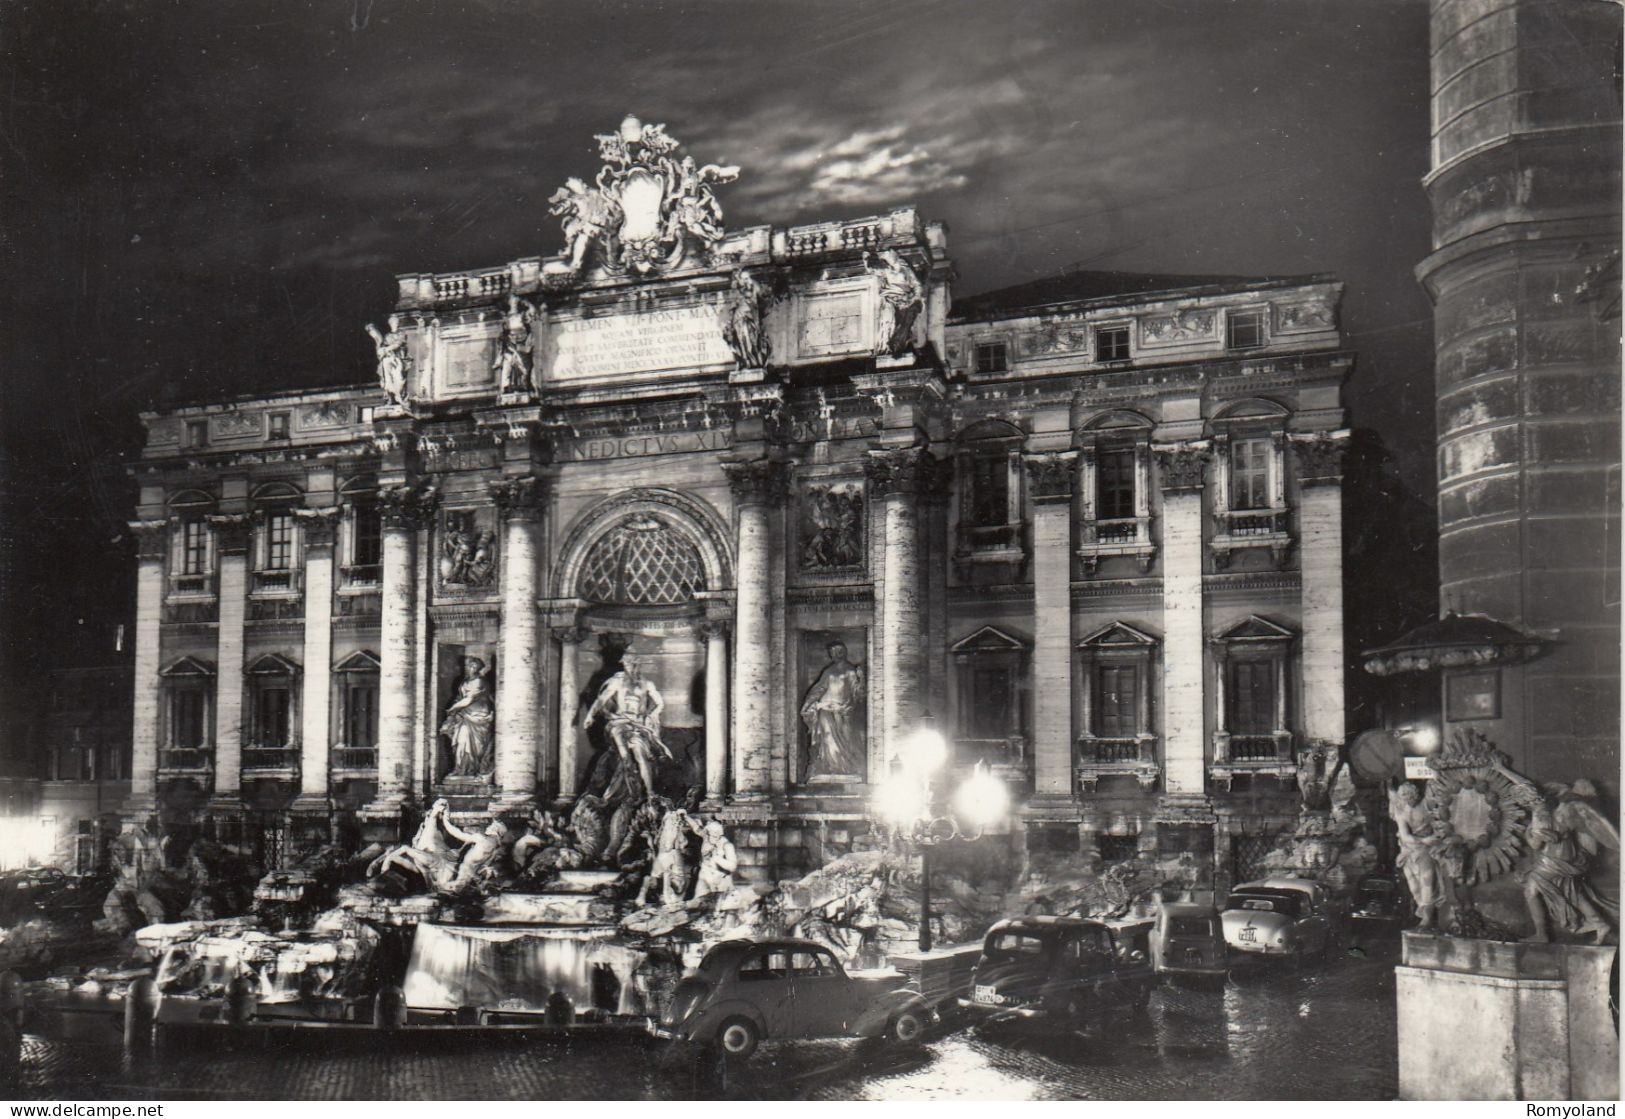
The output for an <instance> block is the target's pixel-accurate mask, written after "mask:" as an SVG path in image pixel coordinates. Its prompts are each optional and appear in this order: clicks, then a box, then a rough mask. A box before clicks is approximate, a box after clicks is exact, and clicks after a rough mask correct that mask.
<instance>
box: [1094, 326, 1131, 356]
mask: <svg viewBox="0 0 1625 1119" xmlns="http://www.w3.org/2000/svg"><path fill="white" fill-rule="evenodd" d="M1095 360H1096V361H1127V360H1128V327H1126V326H1103V327H1100V328H1099V329H1097V330H1096V331H1095Z"/></svg>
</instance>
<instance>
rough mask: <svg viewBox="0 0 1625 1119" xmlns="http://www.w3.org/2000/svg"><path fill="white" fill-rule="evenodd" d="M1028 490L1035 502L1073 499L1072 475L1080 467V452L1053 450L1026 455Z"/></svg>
mask: <svg viewBox="0 0 1625 1119" xmlns="http://www.w3.org/2000/svg"><path fill="white" fill-rule="evenodd" d="M1023 461H1024V462H1025V463H1026V466H1027V490H1028V493H1030V494H1031V495H1032V499H1033V504H1035V505H1049V504H1054V503H1060V502H1063V501H1070V500H1071V499H1072V475H1073V474H1074V473H1075V472H1076V471H1077V468H1078V452H1076V451H1051V452H1049V453H1047V454H1041V455H1026V456H1024V458H1023Z"/></svg>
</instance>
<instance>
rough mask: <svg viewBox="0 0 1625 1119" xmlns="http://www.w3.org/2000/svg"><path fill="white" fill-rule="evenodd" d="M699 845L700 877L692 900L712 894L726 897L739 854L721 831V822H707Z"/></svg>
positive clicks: (731, 883)
mask: <svg viewBox="0 0 1625 1119" xmlns="http://www.w3.org/2000/svg"><path fill="white" fill-rule="evenodd" d="M702 834H703V839H702V841H701V844H700V877H699V883H698V884H697V885H696V886H695V887H694V899H695V900H696V901H698V900H699V899H700V898H703V897H707V896H710V895H712V894H715V895H717V896H718V897H719V898H720V897H726V896H727V895H728V893H730V892H731V891H732V890H733V888H734V871H736V870H738V869H739V854H738V852H737V851H735V850H734V845H733V843H732V842H730V841H729V839H728V836H727V834H726V833H725V832H724V831H723V827H722V821H721V820H711V821H709V822H708V823H707V824H706V825H705V828H704V831H703V833H702Z"/></svg>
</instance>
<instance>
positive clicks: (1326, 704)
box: [1291, 432, 1348, 745]
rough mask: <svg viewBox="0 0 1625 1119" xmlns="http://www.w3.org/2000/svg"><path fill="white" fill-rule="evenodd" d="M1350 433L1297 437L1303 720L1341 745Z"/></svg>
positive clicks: (1323, 738)
mask: <svg viewBox="0 0 1625 1119" xmlns="http://www.w3.org/2000/svg"><path fill="white" fill-rule="evenodd" d="M1347 442H1348V433H1347V432H1331V433H1327V434H1319V435H1311V436H1301V435H1294V436H1292V444H1291V445H1292V450H1293V452H1294V458H1295V460H1296V467H1297V472H1298V489H1299V494H1298V537H1299V540H1298V551H1299V565H1300V567H1301V569H1302V579H1303V668H1302V673H1303V706H1304V711H1303V724H1304V727H1303V729H1304V733H1305V735H1306V736H1307V737H1308V738H1309V740H1310V741H1311V742H1317V741H1318V742H1326V743H1331V744H1333V745H1336V744H1340V743H1341V742H1342V741H1343V737H1344V734H1345V731H1346V726H1345V722H1344V706H1343V683H1344V682H1343V562H1342V560H1343V451H1344V448H1345V446H1346V445H1347Z"/></svg>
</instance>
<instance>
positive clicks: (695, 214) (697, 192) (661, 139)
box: [548, 116, 739, 276]
mask: <svg viewBox="0 0 1625 1119" xmlns="http://www.w3.org/2000/svg"><path fill="white" fill-rule="evenodd" d="M595 139H597V141H598V154H599V156H600V157H601V158H602V159H603V161H604V166H603V168H602V169H601V170H599V172H598V178H597V179H596V185H595V186H592V187H589V186H588V185H587V184H586V183H584V182H582V181H581V180H580V179H575V178H572V179H568V180H566V182H565V184H564V186H562V187H560V188H559V189H558V190H557V191H555V192H554V194H553V197H552V198H550V199H548V206H549V209H550V210H551V211H552V213H554V214H556V215H557V216H558V217H559V218H560V219H562V224H563V226H564V236H565V237H566V238H567V240H568V241H569V244H568V246H567V247H566V252H565V260H564V261H563V262H562V263H561V262H554V263H551V264H550V265H549V269H548V270H549V271H552V272H567V273H571V274H574V273H577V272H579V271H580V270H581V268H582V266H583V265H584V264H585V263H586V260H587V253H588V250H589V249H591V248H592V246H593V245H595V244H596V245H597V247H598V255H599V259H600V261H601V262H602V263H603V265H604V266H605V267H606V268H609V269H610V270H612V271H617V272H628V273H632V274H635V275H639V276H646V275H649V274H651V273H654V272H659V271H664V270H666V269H671V268H675V267H677V266H678V265H679V264H681V263H682V262H683V259H684V258H685V257H686V256H688V255H689V253H691V252H694V251H703V252H709V251H710V250H711V249H713V248H715V246H716V245H717V244H718V243H719V242H720V241H721V240H722V233H723V229H722V207H721V206H720V205H719V204H718V203H717V199H716V195H714V194H713V193H712V192H711V187H712V184H715V183H731V182H733V181H734V180H735V179H737V178H738V177H739V168H737V167H721V166H718V165H717V164H715V163H707V164H705V165H704V166H703V167H702V166H699V165H697V164H696V163H695V162H694V158H693V157H692V156H687V155H685V156H683V157H682V158H681V159H679V158H677V156H676V154H675V153H676V151H677V149H678V147H679V144H678V142H677V141H676V140H674V139H673V138H672V137H670V136H668V135H666V126H665V125H663V124H644V123H643V122H642V121H640V120H638V118H637V117H634V116H629V117H627V118H626V119H625V120H623V121H622V122H621V127H620V128H619V130H617V131H615V132H613V133H610V134H608V135H600V136H597V137H595Z"/></svg>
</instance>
